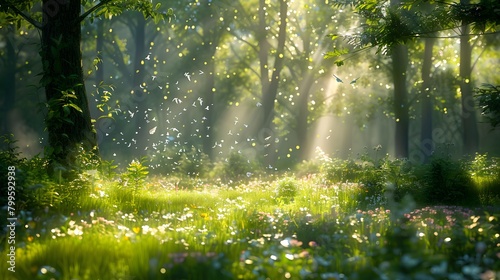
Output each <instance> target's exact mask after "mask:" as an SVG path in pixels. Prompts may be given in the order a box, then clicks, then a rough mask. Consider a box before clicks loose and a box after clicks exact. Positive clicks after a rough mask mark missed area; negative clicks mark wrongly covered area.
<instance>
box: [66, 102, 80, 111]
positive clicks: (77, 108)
mask: <svg viewBox="0 0 500 280" xmlns="http://www.w3.org/2000/svg"><path fill="white" fill-rule="evenodd" d="M67 106H69V107H71V108H73V109H75V110H77V111H78V112H80V113H83V111H82V109H80V107H78V106H77V105H76V104H74V103H69V104H66V105H64V107H67Z"/></svg>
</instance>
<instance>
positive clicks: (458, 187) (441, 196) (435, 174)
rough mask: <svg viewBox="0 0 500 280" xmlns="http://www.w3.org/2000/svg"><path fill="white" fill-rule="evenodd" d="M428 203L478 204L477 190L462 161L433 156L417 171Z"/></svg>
mask: <svg viewBox="0 0 500 280" xmlns="http://www.w3.org/2000/svg"><path fill="white" fill-rule="evenodd" d="M417 174H419V175H418V178H419V181H420V184H421V185H422V190H423V192H424V196H425V198H424V199H425V203H426V204H430V205H440V204H445V205H478V204H479V192H478V189H477V188H476V187H475V185H474V182H473V180H472V179H471V177H470V175H469V173H468V171H467V166H466V165H465V163H464V162H463V161H454V160H452V159H450V158H446V157H434V158H432V159H431V162H430V163H429V164H427V165H424V166H422V169H421V170H420V171H419V172H418V173H417Z"/></svg>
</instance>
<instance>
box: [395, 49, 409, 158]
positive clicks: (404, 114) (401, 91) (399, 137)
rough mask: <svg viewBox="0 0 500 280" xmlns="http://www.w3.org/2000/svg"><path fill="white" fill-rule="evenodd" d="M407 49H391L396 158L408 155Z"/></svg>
mask: <svg viewBox="0 0 500 280" xmlns="http://www.w3.org/2000/svg"><path fill="white" fill-rule="evenodd" d="M407 66H408V49H407V48H406V46H404V45H397V46H395V47H393V49H392V77H393V81H394V115H395V118H396V133H395V134H396V135H395V153H396V157H398V158H407V157H408V130H409V115H408V92H407V88H406V68H407Z"/></svg>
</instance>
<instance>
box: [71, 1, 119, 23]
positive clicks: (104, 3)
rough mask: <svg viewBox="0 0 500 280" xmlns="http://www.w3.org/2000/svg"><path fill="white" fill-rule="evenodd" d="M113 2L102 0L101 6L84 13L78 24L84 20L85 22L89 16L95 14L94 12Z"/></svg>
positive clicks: (98, 5)
mask: <svg viewBox="0 0 500 280" xmlns="http://www.w3.org/2000/svg"><path fill="white" fill-rule="evenodd" d="M111 1H113V0H102V1H101V2H99V4H97V5H95V6H94V7H92V8H90V9H89V10H88V11H86V12H85V13H83V14H82V15H81V16H80V17H79V18H78V22H82V21H83V20H85V18H86V17H88V15H90V14H91V13H93V12H95V11H97V10H98V9H100V8H102V7H103V6H104V5H106V4H108V3H109V2H111Z"/></svg>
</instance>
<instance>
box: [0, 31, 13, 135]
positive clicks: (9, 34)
mask: <svg viewBox="0 0 500 280" xmlns="http://www.w3.org/2000/svg"><path fill="white" fill-rule="evenodd" d="M3 29H4V36H5V38H6V40H5V43H6V45H5V49H6V51H5V68H4V69H3V75H2V76H3V77H1V84H2V89H1V90H0V92H3V94H2V98H1V99H0V104H1V105H2V107H1V108H0V122H1V123H0V135H5V134H10V133H12V124H11V118H10V112H11V110H12V108H14V106H15V101H16V72H17V55H16V43H15V33H16V27H15V26H14V25H8V26H5V28H3Z"/></svg>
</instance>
